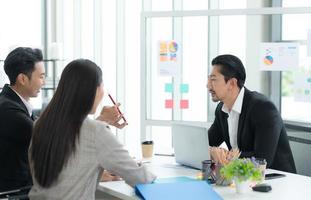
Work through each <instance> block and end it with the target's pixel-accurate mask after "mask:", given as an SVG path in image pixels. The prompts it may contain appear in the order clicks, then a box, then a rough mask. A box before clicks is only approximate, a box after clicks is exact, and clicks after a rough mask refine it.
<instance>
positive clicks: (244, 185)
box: [234, 180, 251, 194]
mask: <svg viewBox="0 0 311 200" xmlns="http://www.w3.org/2000/svg"><path fill="white" fill-rule="evenodd" d="M234 183H235V189H236V192H237V193H238V194H245V193H247V192H249V191H250V190H251V188H250V181H242V182H240V181H238V180H234Z"/></svg>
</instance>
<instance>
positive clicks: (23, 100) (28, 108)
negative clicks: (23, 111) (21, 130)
mask: <svg viewBox="0 0 311 200" xmlns="http://www.w3.org/2000/svg"><path fill="white" fill-rule="evenodd" d="M10 88H11V89H12V90H13V91H14V92H15V93H16V94H17V96H19V98H20V99H21V100H22V102H23V103H24V105H25V106H26V108H27V111H28V113H29V116H31V115H32V105H31V104H30V103H29V102H28V101H27V100H26V99H24V98H23V97H22V96H21V95H19V94H18V92H16V91H15V90H14V89H13V88H12V87H10Z"/></svg>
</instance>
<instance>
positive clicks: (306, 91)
mask: <svg viewBox="0 0 311 200" xmlns="http://www.w3.org/2000/svg"><path fill="white" fill-rule="evenodd" d="M294 100H295V101H299V102H308V103H310V102H311V73H306V72H296V73H295V81H294Z"/></svg>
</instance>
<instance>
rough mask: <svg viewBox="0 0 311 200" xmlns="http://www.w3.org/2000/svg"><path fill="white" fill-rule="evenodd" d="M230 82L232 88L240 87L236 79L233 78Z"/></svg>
mask: <svg viewBox="0 0 311 200" xmlns="http://www.w3.org/2000/svg"><path fill="white" fill-rule="evenodd" d="M229 81H230V85H231V86H232V87H235V86H236V87H238V80H237V79H236V78H231V79H230V80H229Z"/></svg>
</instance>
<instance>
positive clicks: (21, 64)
mask: <svg viewBox="0 0 311 200" xmlns="http://www.w3.org/2000/svg"><path fill="white" fill-rule="evenodd" d="M40 61H43V55H42V51H41V50H40V49H32V48H29V47H18V48H16V49H14V50H13V51H11V52H10V53H9V55H8V56H7V57H6V59H5V61H4V71H5V73H6V74H7V75H8V77H9V79H10V84H11V85H14V84H15V83H16V77H17V76H18V75H19V74H20V73H22V74H25V75H26V76H27V77H28V78H29V79H31V74H32V72H33V71H34V70H35V64H36V63H37V62H40Z"/></svg>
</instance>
